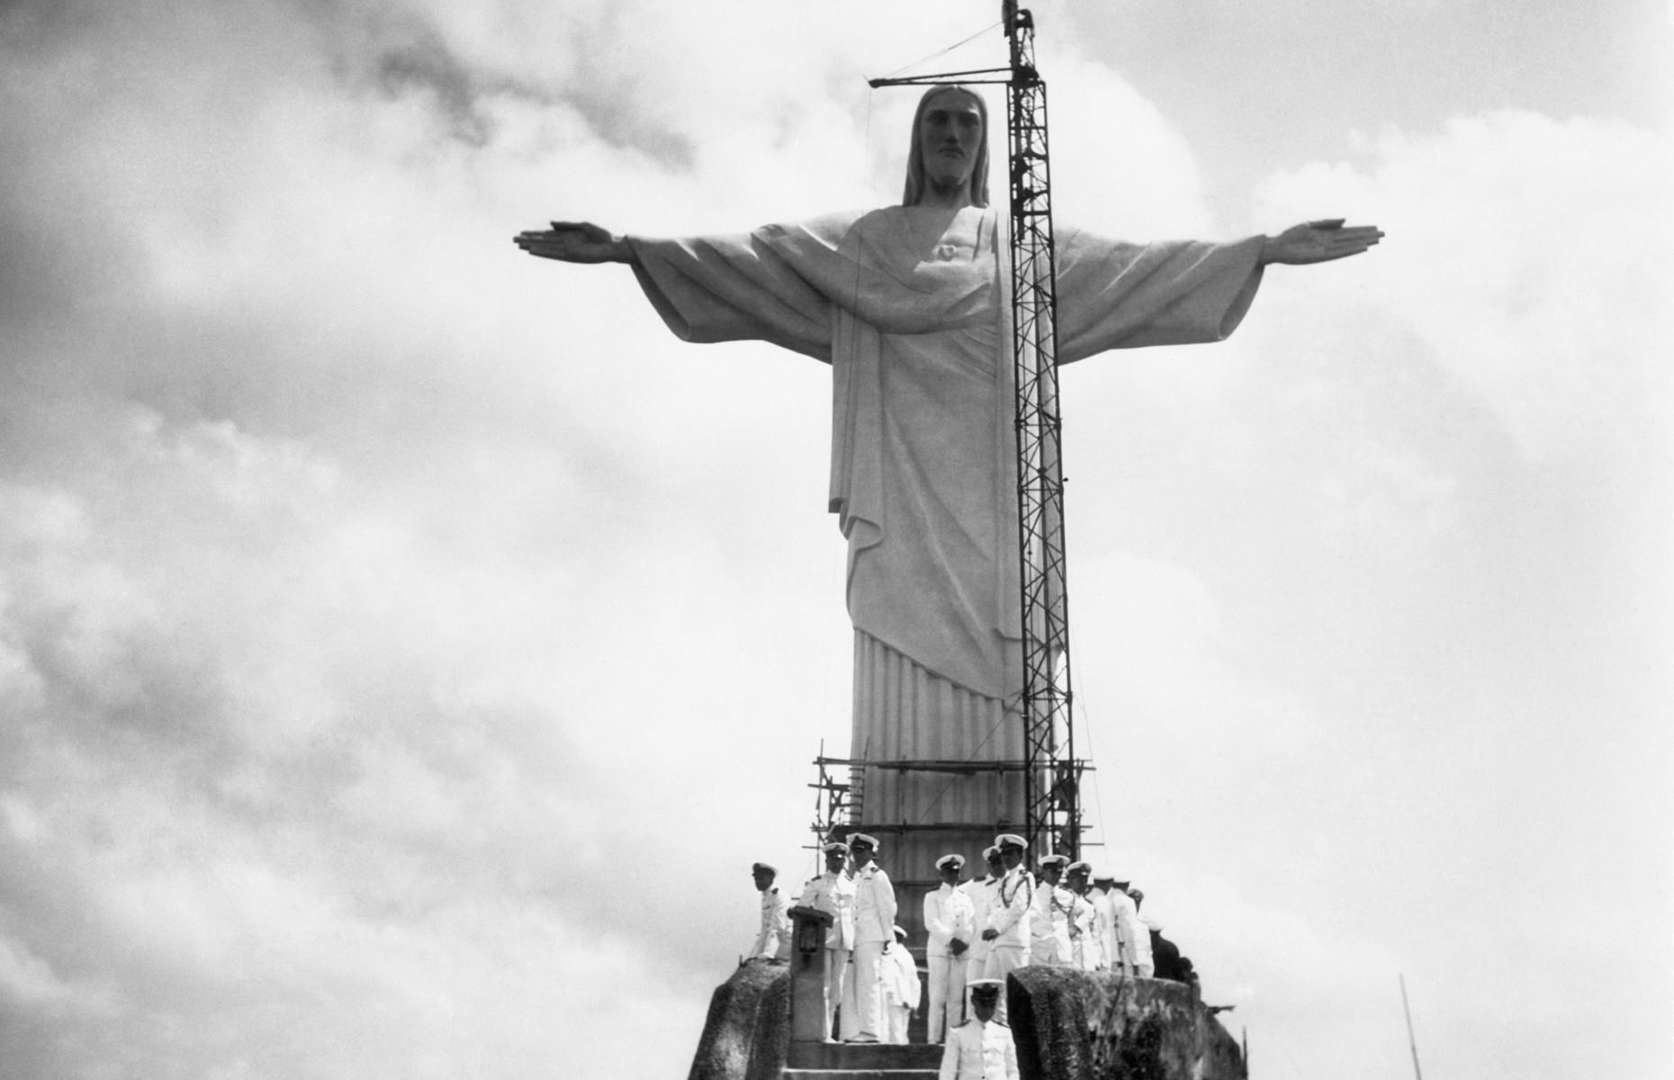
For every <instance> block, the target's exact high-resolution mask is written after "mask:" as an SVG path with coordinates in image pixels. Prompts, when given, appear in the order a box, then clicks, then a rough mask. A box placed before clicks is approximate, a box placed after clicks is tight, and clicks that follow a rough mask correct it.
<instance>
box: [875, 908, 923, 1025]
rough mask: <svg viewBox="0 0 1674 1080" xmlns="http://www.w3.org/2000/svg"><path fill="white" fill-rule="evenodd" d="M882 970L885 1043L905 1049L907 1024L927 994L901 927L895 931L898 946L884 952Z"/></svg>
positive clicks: (905, 934)
mask: <svg viewBox="0 0 1674 1080" xmlns="http://www.w3.org/2000/svg"><path fill="white" fill-rule="evenodd" d="M881 967H882V969H883V1001H884V1014H885V1016H886V1017H887V1018H888V1019H887V1024H888V1027H889V1032H888V1034H887V1035H885V1036H884V1040H883V1041H884V1042H886V1043H893V1044H895V1045H896V1046H905V1045H907V1025H908V1024H909V1023H910V1022H911V1021H912V1015H913V1013H914V1012H915V1011H916V1010H917V1009H918V1003H919V1002H920V1001H921V1000H923V997H924V993H923V987H921V986H920V985H919V981H918V965H917V964H916V963H914V962H913V954H912V950H910V949H908V948H907V932H906V931H905V930H903V929H901V928H900V927H899V926H897V927H896V928H895V947H894V948H892V949H890V950H889V951H888V952H886V953H884V957H883V964H882V965H881Z"/></svg>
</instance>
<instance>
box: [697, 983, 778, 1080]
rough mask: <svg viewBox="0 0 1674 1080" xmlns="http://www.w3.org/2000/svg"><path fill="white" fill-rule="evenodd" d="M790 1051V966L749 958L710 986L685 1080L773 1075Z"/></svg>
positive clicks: (761, 1079) (753, 1079)
mask: <svg viewBox="0 0 1674 1080" xmlns="http://www.w3.org/2000/svg"><path fill="white" fill-rule="evenodd" d="M789 1050H790V968H788V967H786V966H785V965H784V964H772V963H767V962H764V961H751V962H750V963H747V964H744V965H743V966H741V967H740V968H739V969H738V970H737V971H735V972H733V975H732V978H730V979H728V980H727V981H726V982H724V983H722V984H721V985H720V986H717V987H716V988H715V994H714V996H713V997H711V998H710V999H709V1017H708V1019H706V1020H705V1021H704V1023H703V1036H702V1038H700V1039H699V1040H698V1048H697V1054H696V1055H695V1056H694V1057H693V1058H692V1071H691V1072H690V1073H688V1074H687V1077H688V1080H778V1077H779V1075H780V1074H781V1073H782V1072H783V1071H784V1069H785V1061H786V1057H787V1055H788V1053H789Z"/></svg>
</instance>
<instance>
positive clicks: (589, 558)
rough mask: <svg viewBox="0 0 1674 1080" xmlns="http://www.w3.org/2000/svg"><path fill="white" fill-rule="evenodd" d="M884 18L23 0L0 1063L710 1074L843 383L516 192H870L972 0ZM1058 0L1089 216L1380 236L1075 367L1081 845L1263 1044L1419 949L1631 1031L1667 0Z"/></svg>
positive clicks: (843, 195)
mask: <svg viewBox="0 0 1674 1080" xmlns="http://www.w3.org/2000/svg"><path fill="white" fill-rule="evenodd" d="M898 6H899V5H894V4H886V3H883V2H881V0H860V2H852V3H845V4H820V5H813V4H785V3H774V2H769V0H739V2H730V3H726V4H710V3H694V2H693V0H620V2H605V0H562V2H557V3H554V2H551V0H546V2H536V0H501V2H487V0H482V2H475V3H453V2H450V3H443V2H442V0H360V2H348V0H342V2H333V0H289V2H285V0H217V2H215V3H210V2H208V0H197V2H195V3H193V2H169V3H163V2H154V0H130V2H128V3H123V4H106V3H97V2H82V0H57V2H54V0H10V2H6V3H0V1053H3V1055H4V1059H5V1068H4V1071H5V1073H6V1075H7V1076H8V1077H17V1078H22V1080H34V1078H41V1080H48V1078H51V1080H57V1078H82V1077H86V1078H105V1077H111V1078H128V1077H135V1078H141V1077H143V1078H150V1077H183V1078H199V1077H201V1078H206V1080H208V1078H216V1080H221V1078H246V1077H252V1078H253V1077H261V1078H266V1077H272V1078H280V1080H289V1078H315V1077H319V1078H336V1077H351V1076H353V1077H363V1076H370V1077H413V1078H432V1077H433V1078H451V1077H461V1076H473V1077H486V1078H501V1077H506V1078H521V1077H537V1076H555V1075H566V1076H598V1077H612V1078H617V1077H647V1078H665V1077H674V1076H680V1075H683V1073H684V1070H685V1069H686V1067H687V1065H688V1063H689V1061H690V1055H691V1052H692V1049H693V1048H694V1046H695V1043H696V1039H697V1036H698V1033H699V1030H700V1028H701V1026H702V1020H703V1015H704V1008H705V1005H706V1001H707V996H708V994H709V992H710V990H711V988H712V987H713V986H714V985H715V984H716V983H718V982H720V981H721V980H722V979H724V978H725V977H726V975H727V974H728V972H729V970H730V969H731V967H732V966H733V964H734V963H735V961H736V958H737V955H738V953H739V952H740V951H741V950H743V949H744V948H745V947H746V946H747V945H748V943H749V941H750V938H751V935H752V932H753V923H754V919H755V897H754V894H753V892H752V891H751V888H750V883H749V877H748V865H749V863H750V861H751V860H753V859H761V858H765V859H768V860H769V861H775V862H778V863H779V864H781V865H782V866H785V867H786V868H787V875H788V876H791V877H794V878H796V879H797V880H800V878H801V877H802V876H803V875H804V874H805V873H806V871H807V868H808V867H809V866H810V857H809V856H808V855H807V854H806V853H805V852H803V851H801V849H800V845H801V844H803V843H804V842H805V841H806V839H807V834H806V832H805V826H806V824H807V822H808V820H809V818H810V815H811V810H812V806H813V799H812V793H811V792H810V791H809V790H808V789H807V788H806V787H805V786H804V785H805V784H806V783H807V782H808V781H809V780H810V779H811V774H812V770H811V768H810V765H809V759H810V758H812V757H813V756H814V754H815V753H816V752H817V750H818V748H819V745H820V740H821V739H824V740H826V745H827V748H828V749H832V750H841V749H843V747H844V744H845V743H846V739H847V732H848V723H849V721H848V715H847V701H848V677H849V670H848V669H849V630H848V625H847V621H846V618H845V616H844V613H843V610H842V604H841V580H842V561H843V553H842V545H841V543H840V540H839V538H838V536H837V534H836V529H835V525H834V523H833V522H832V520H831V519H830V518H829V517H828V516H827V515H826V514H825V513H824V501H825V484H826V468H827V463H826V452H827V446H826V439H827V431H826V428H827V425H828V423H829V409H830V398H829V394H830V389H829V381H828V380H829V375H828V371H827V370H826V369H825V368H823V367H822V366H821V365H819V364H817V363H814V362H812V361H809V360H807V359H804V358H801V357H797V356H793V355H790V354H787V353H781V352H775V351H774V350H772V349H770V348H767V347H765V346H754V345H729V346H708V347H694V346H683V345H681V344H679V343H678V342H676V341H674V339H673V338H672V337H671V336H670V335H669V334H668V333H667V332H666V330H664V329H663V328H662V326H661V325H660V323H659V321H658V320H657V319H656V317H655V316H654V314H653V313H652V312H651V311H650V309H649V307H648V306H647V305H646V304H645V303H644V301H643V299H642V298H641V296H640V295H639V293H638V290H637V287H636V286H635V285H634V284H633V282H632V280H631V277H630V276H629V275H628V274H626V273H624V272H622V271H621V268H618V267H608V268H598V269H589V268H578V267H565V266H559V265H557V264H553V263H546V262H538V261H536V260H532V259H529V258H527V257H525V256H522V255H521V254H519V253H518V252H517V251H516V250H515V249H514V248H513V247H512V245H511V243H510V237H511V235H512V234H513V233H514V232H516V231H518V230H519V229H523V228H530V227H539V226H541V225H542V224H543V223H544V222H545V221H547V220H548V219H549V218H553V217H560V218H567V217H588V218H592V219H595V220H598V221H600V222H603V223H605V224H606V225H608V226H611V227H613V228H616V229H619V230H622V231H629V232H641V233H647V234H670V235H676V234H681V233H686V232H696V231H704V230H728V231H730V230H734V229H739V228H744V227H748V226H751V225H754V224H757V223H760V222H764V221H771V220H786V219H795V218H798V217H802V216H809V215H813V214H815V213H819V212H822V211H826V210H831V209H837V208H843V207H857V206H866V205H876V204H880V203H884V202H888V201H891V200H892V199H894V198H896V197H897V196H898V191H899V183H900V181H899V176H900V161H901V155H902V151H903V150H904V148H905V144H906V129H905V124H906V118H907V116H909V115H910V109H911V101H912V96H913V95H912V94H911V92H908V91H882V92H875V93H874V92H871V91H868V90H867V89H866V87H865V85H864V81H863V80H864V78H865V77H867V76H871V75H880V74H888V73H892V72H895V71H897V70H899V69H901V68H903V67H906V66H908V65H911V64H913V63H914V62H915V61H918V60H920V59H921V58H923V57H927V56H931V55H932V54H935V53H938V52H939V51H941V50H942V49H944V48H946V47H947V46H948V45H951V44H953V43H954V42H957V41H959V40H960V39H962V38H964V37H966V36H967V35H970V34H973V33H976V32H978V31H980V30H982V29H983V28H984V26H985V25H986V24H988V23H990V22H992V21H993V20H994V19H995V18H997V12H996V11H995V10H994V8H996V7H997V5H993V4H989V3H986V2H983V3H975V2H964V0H961V2H957V3H955V2H951V0H945V2H924V3H916V4H914V5H912V9H913V12H914V13H913V15H912V16H911V17H910V19H907V20H906V21H903V17H902V16H900V15H899V14H897V13H896V12H895V8H897V7H898ZM1095 7H1096V9H1097V13H1096V14H1094V13H1093V9H1094V8H1095ZM1036 12H1037V16H1038V22H1039V26H1040V59H1041V64H1042V68H1043V70H1044V72H1045V74H1046V76H1047V79H1048V81H1049V85H1050V86H1051V92H1052V109H1053V113H1052V117H1053V132H1052V137H1053V149H1054V179H1055V181H1056V190H1055V197H1056V203H1057V208H1058V212H1059V216H1060V218H1061V219H1062V220H1065V221H1074V222H1076V223H1079V224H1082V225H1085V226H1087V227H1090V228H1095V229H1098V230H1101V231H1104V232H1107V233H1111V234H1114V235H1122V236H1126V237H1129V238H1133V239H1146V238H1158V237H1167V236H1179V235H1195V236H1202V237H1206V238H1234V237H1238V236H1242V235H1247V234H1249V233H1253V232H1261V231H1274V230H1277V229H1279V228H1281V227H1283V226H1285V225H1287V224H1290V223H1291V222H1293V221H1296V220H1300V219H1303V218H1309V217H1319V216H1326V215H1341V216H1347V217H1349V218H1351V219H1353V220H1355V221H1361V222H1375V223H1377V224H1379V225H1382V226H1383V227H1384V228H1385V229H1386V230H1387V231H1388V233H1389V237H1388V239H1387V240H1386V241H1385V243H1384V244H1383V245H1382V246H1381V247H1380V248H1378V249H1377V250H1376V251H1374V252H1372V253H1371V254H1369V255H1367V256H1363V257H1361V258H1359V259H1357V260H1354V261H1352V262H1349V263H1345V264H1336V265H1333V266H1331V267H1326V268H1285V267H1280V268H1277V269H1275V270H1274V271H1272V272H1271V273H1270V274H1269V276H1268V279H1267V282H1266V283H1265V284H1264V286H1263V289H1262V293H1261V295H1260V296H1259V297H1258V299H1257V302H1256V305H1255V307H1254V309H1253V311H1252V314H1251V315H1250V317H1249V319H1248V320H1247V321H1246V323H1245V324H1244V327H1243V328H1242V329H1241V330H1240V332H1239V333H1238V335H1237V336H1236V337H1235V338H1234V339H1233V340H1232V341H1230V342H1228V343H1226V344H1224V345H1220V346H1214V347H1196V348H1192V349H1180V350H1155V351H1149V352H1136V353H1128V354H1122V355H1106V356H1102V357H1097V358H1094V359H1092V360H1089V361H1087V362H1085V363H1084V364H1081V365H1078V366H1076V367H1075V368H1071V369H1067V370H1066V373H1065V379H1064V384H1065V396H1066V399H1067V404H1066V423H1067V425H1068V435H1067V451H1066V456H1067V461H1068V463H1069V467H1068V471H1069V475H1070V495H1069V498H1070V502H1069V517H1070V523H1071V524H1070V537H1069V550H1070V555H1071V559H1072V564H1071V566H1072V568H1071V582H1072V587H1073V590H1074V601H1073V603H1072V607H1071V610H1072V613H1073V615H1074V618H1075V622H1074V643H1075V657H1076V677H1077V691H1078V702H1079V704H1080V705H1081V707H1082V711H1081V725H1082V726H1081V731H1082V732H1083V733H1084V738H1085V740H1086V742H1088V743H1090V744H1091V749H1092V753H1093V756H1094V759H1095V761H1096V763H1097V764H1098V766H1099V772H1098V774H1097V780H1096V784H1095V785H1094V786H1093V788H1092V790H1091V791H1090V793H1089V804H1090V807H1091V809H1092V810H1093V811H1094V813H1095V824H1096V825H1097V830H1096V832H1095V834H1094V838H1095V839H1097V840H1100V841H1102V842H1103V844H1104V846H1103V847H1101V848H1095V849H1093V855H1094V858H1095V861H1097V862H1100V863H1102V864H1106V865H1111V866H1116V865H1120V866H1122V867H1125V868H1127V870H1128V871H1129V872H1130V873H1131V874H1132V875H1133V877H1134V878H1135V880H1136V881H1138V882H1140V883H1142V884H1143V885H1144V886H1145V887H1146V889H1147V892H1148V893H1149V895H1150V898H1151V899H1150V900H1149V901H1148V902H1147V907H1148V908H1151V909H1153V910H1154V912H1155V914H1156V915H1157V916H1158V917H1159V919H1161V921H1162V922H1163V923H1164V924H1165V925H1166V926H1167V928H1168V931H1169V934H1170V936H1171V937H1173V938H1175V939H1176V940H1177V941H1179V942H1181V943H1182V945H1183V946H1184V948H1185V951H1186V952H1188V953H1189V954H1191V955H1192V956H1193V957H1194V959H1195V960H1196V962H1197V964H1198V967H1199V969H1200V970H1201V971H1202V972H1203V973H1204V988H1205V996H1206V997H1207V998H1208V999H1209V1000H1210V1001H1212V1002H1217V1003H1226V1004H1236V1005H1237V1011H1236V1012H1234V1013H1232V1014H1229V1018H1230V1019H1231V1020H1232V1023H1231V1027H1232V1028H1233V1030H1234V1032H1235V1033H1236V1032H1237V1031H1238V1030H1239V1029H1240V1028H1241V1027H1246V1026H1247V1028H1248V1031H1249V1041H1250V1046H1251V1055H1252V1061H1253V1063H1254V1065H1255V1067H1256V1072H1257V1075H1260V1076H1265V1077H1294V1078H1325V1077H1339V1076H1343V1075H1350V1074H1351V1075H1354V1076H1356V1077H1364V1078H1371V1080H1376V1078H1385V1077H1388V1078H1400V1077H1405V1076H1406V1075H1408V1070H1409V1069H1410V1068H1411V1062H1410V1058H1409V1056H1408V1050H1407V1045H1406V1035H1405V1030H1404V1028H1403V1025H1402V1019H1401V1001H1400V995H1399V989H1398V984H1397V977H1398V975H1401V974H1404V975H1405V977H1406V982H1407V986H1408V989H1409V992H1410V994H1411V997H1412V1011H1413V1020H1414V1024H1415V1026H1416V1029H1417V1036H1418V1042H1419V1048H1420V1053H1421V1055H1422V1060H1423V1065H1424V1068H1425V1070H1426V1073H1427V1074H1428V1075H1430V1076H1432V1077H1436V1078H1444V1077H1467V1076H1468V1077H1476V1078H1500V1077H1504V1078H1510V1077H1516V1078H1518V1080H1544V1078H1553V1080H1557V1078H1568V1077H1577V1076H1613V1077H1627V1078H1639V1077H1647V1078H1648V1077H1662V1076H1667V1075H1670V1070H1671V1069H1674V1061H1671V1056H1670V1042H1669V1031H1670V1020H1671V1009H1670V1003H1671V1000H1674V949H1671V946H1674V934H1671V932H1670V930H1669V924H1670V920H1671V918H1674V844H1671V841H1670V836H1671V835H1674V831H1671V829H1674V807H1671V802H1670V795H1669V790H1670V781H1671V779H1674V754H1671V750H1670V740H1669V738H1668V736H1667V734H1666V728H1667V724H1668V717H1669V706H1670V703H1671V693H1670V691H1671V686H1670V680H1669V675H1668V670H1667V669H1668V665H1667V663H1666V662H1665V661H1666V658H1667V657H1668V655H1669V652H1670V648H1671V646H1674V633H1671V626H1670V617H1669V611H1670V603H1671V602H1674V579H1671V574H1670V558H1669V554H1668V553H1669V552H1670V551H1671V550H1674V535H1671V533H1674V529H1671V527H1670V526H1671V524H1674V483H1671V481H1674V470H1671V460H1674V458H1671V450H1674V440H1671V439H1670V415H1671V413H1670V408H1671V406H1674V393H1671V389H1674V388H1671V379H1670V375H1669V369H1668V361H1667V357H1668V356H1669V354H1670V349H1669V345H1670V343H1671V342H1674V328H1671V326H1670V322H1671V316H1670V314H1669V313H1670V311H1671V310H1674V254H1671V252H1674V223H1671V218H1670V214H1669V210H1668V192H1669V190H1671V185H1674V136H1671V130H1674V125H1671V120H1674V93H1671V85H1670V79H1669V77H1668V75H1667V74H1666V72H1668V71H1670V70H1674V64H1670V59H1671V51H1674V10H1671V9H1670V6H1669V4H1668V2H1667V0H1614V2H1611V3H1605V4H1596V5H1581V6H1577V5H1574V4H1570V3H1559V2H1556V0H1535V2H1528V3H1521V4H1515V5H1514V4H1511V3H1508V2H1504V0H1496V2H1492V3H1488V2H1479V0H1464V2H1461V3H1453V4H1441V3H1434V2H1431V0H1404V2H1396V3H1390V4H1384V5H1378V6H1377V7H1375V8H1369V7H1365V6H1362V5H1335V6H1334V5H1320V4H1312V3H1310V4H1304V3H1300V2H1297V0H1270V2H1267V3H1262V4H1259V5H1247V4H1246V5H1236V4H1216V3H1209V2H1207V0H1185V2H1181V0H1169V2H1166V3H1165V2H1162V0H1131V2H1129V3H1124V4H1114V5H1110V4H1100V5H1086V4H1082V5H1072V4H1070V3H1068V2H1067V0H1049V2H1043V3H1039V4H1037V5H1036ZM1002 46H1003V42H1002V39H1001V38H1000V36H999V34H998V31H997V30H990V31H989V32H987V33H986V34H983V35H982V36H981V37H980V38H979V39H978V40H977V41H976V42H975V43H973V44H972V45H969V46H966V47H964V48H962V49H960V50H958V51H957V52H955V53H953V54H951V55H949V56H945V57H942V58H940V59H937V60H932V61H930V64H932V65H934V64H947V65H950V66H956V67H967V66H981V65H985V64H989V63H997V62H1000V60H1001V58H1002ZM921 70H922V69H921ZM1084 745H1085V744H1084ZM884 861H885V864H886V865H887V864H888V853H887V852H885V859H884Z"/></svg>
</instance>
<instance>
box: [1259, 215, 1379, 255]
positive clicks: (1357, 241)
mask: <svg viewBox="0 0 1674 1080" xmlns="http://www.w3.org/2000/svg"><path fill="white" fill-rule="evenodd" d="M1382 239H1383V230H1382V229H1379V228H1378V227H1376V226H1375V225H1354V226H1351V227H1349V228H1346V229H1345V228H1344V227H1343V219H1342V218H1325V219H1322V220H1320V221H1305V222H1303V223H1302V224H1300V225H1292V226H1291V227H1290V228H1288V229H1286V230H1285V231H1284V232H1282V233H1280V234H1279V235H1278V236H1269V237H1268V238H1267V242H1266V243H1265V244H1263V245H1262V248H1261V262H1262V265H1264V266H1265V265H1266V264H1268V263H1285V264H1287V265H1290V266H1301V265H1304V264H1306V263H1318V262H1330V261H1331V260H1332V259H1343V258H1347V257H1348V256H1350V255H1358V254H1360V253H1361V252H1362V251H1365V250H1366V249H1367V248H1369V247H1371V246H1372V245H1373V244H1375V243H1377V242H1378V241H1379V240H1382Z"/></svg>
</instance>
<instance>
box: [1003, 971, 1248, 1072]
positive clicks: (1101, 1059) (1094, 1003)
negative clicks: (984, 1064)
mask: <svg viewBox="0 0 1674 1080" xmlns="http://www.w3.org/2000/svg"><path fill="white" fill-rule="evenodd" d="M1006 1006H1007V1010H1008V1012H1009V1014H1010V1022H1011V1030H1012V1037H1013V1038H1014V1039H1015V1040H1016V1042H1017V1064H1018V1069H1019V1071H1020V1072H1021V1073H1022V1075H1023V1077H1024V1080H1246V1074H1245V1070H1244V1064H1243V1058H1242V1056H1241V1055H1240V1054H1239V1051H1238V1044H1237V1042H1236V1041H1234V1040H1233V1038H1232V1036H1231V1035H1229V1034H1228V1033H1227V1031H1226V1029H1225V1028H1223V1027H1222V1026H1221V1024H1220V1021H1218V1020H1216V1019H1215V1018H1214V1017H1213V1016H1211V1015H1210V1014H1209V1012H1208V1010H1206V1009H1204V1007H1203V1003H1202V1002H1201V1001H1199V1000H1198V996H1197V992H1196V990H1195V989H1193V988H1192V987H1190V986H1187V985H1185V984H1183V983H1176V982H1168V981H1166V980H1162V979H1129V978H1123V977H1121V976H1119V975H1112V974H1108V973H1104V972H1098V973H1092V972H1084V971H1074V970H1071V969H1069V968H1056V967H1025V968H1019V969H1017V970H1016V971H1014V972H1012V976H1011V980H1010V982H1008V984H1007V986H1006Z"/></svg>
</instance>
